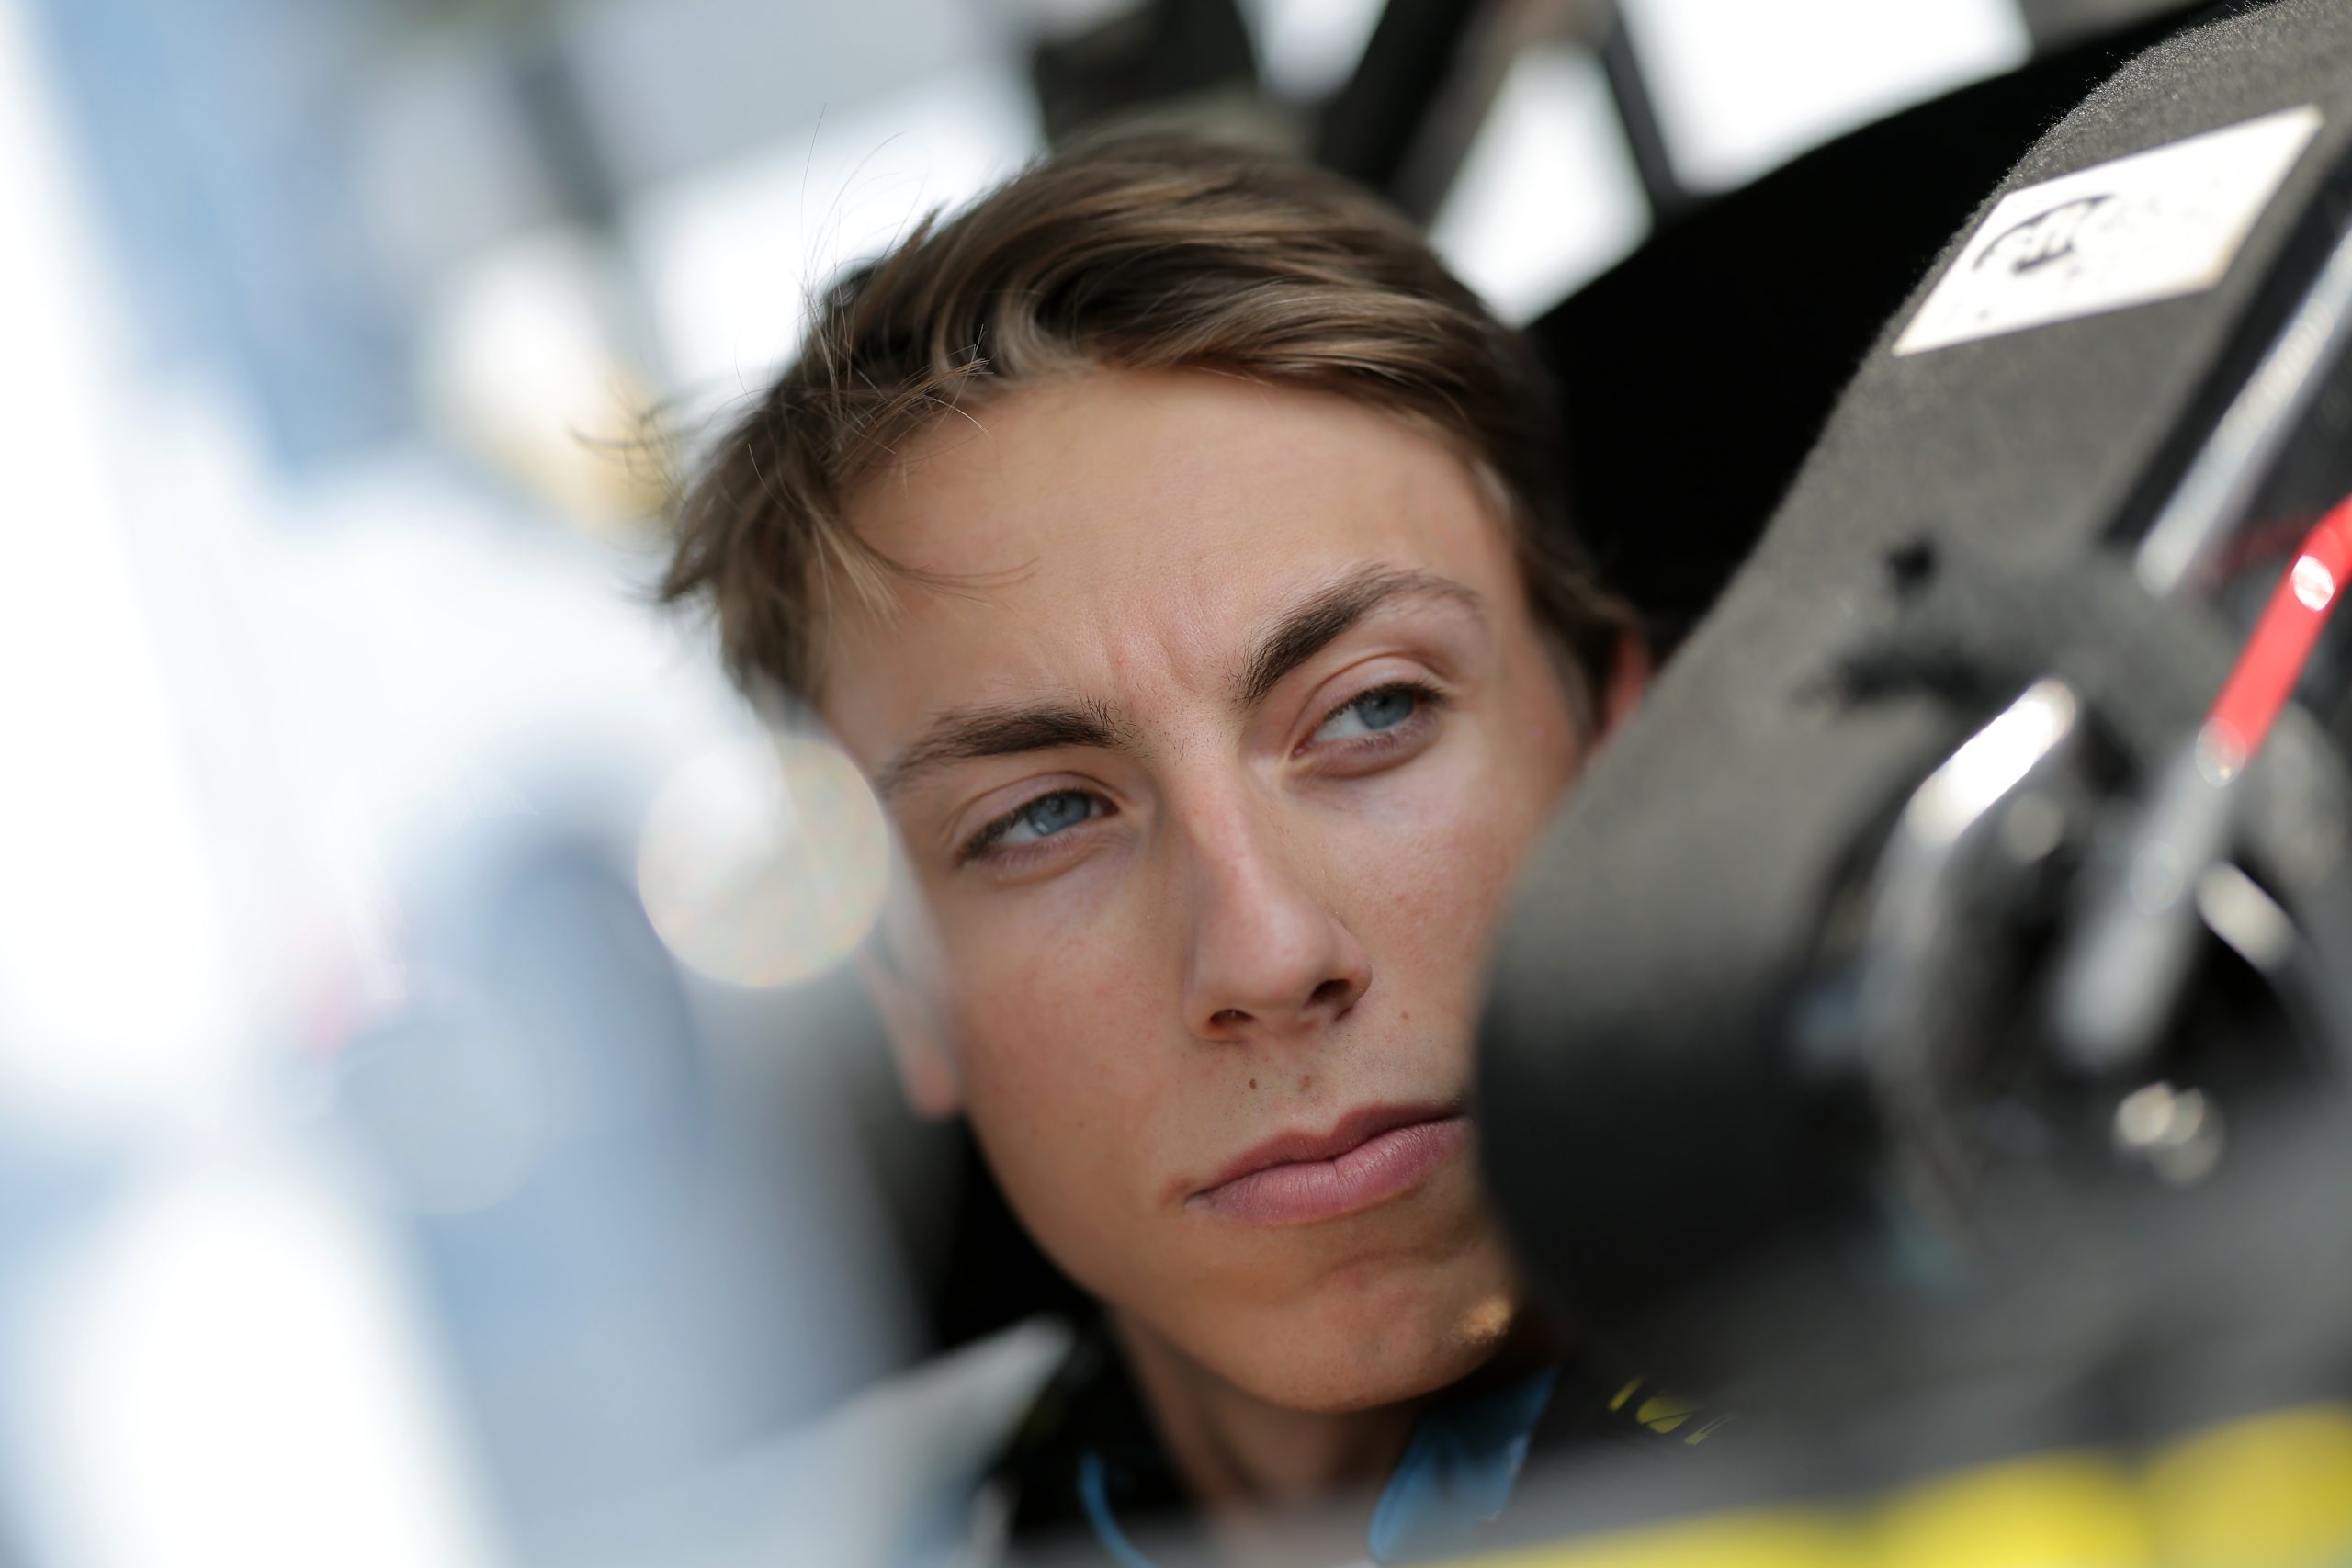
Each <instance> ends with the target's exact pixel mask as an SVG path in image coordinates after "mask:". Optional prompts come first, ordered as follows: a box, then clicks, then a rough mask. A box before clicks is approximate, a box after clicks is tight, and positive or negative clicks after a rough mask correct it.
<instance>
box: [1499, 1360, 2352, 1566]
mask: <svg viewBox="0 0 2352 1568" xmlns="http://www.w3.org/2000/svg"><path fill="white" fill-rule="evenodd" d="M1631 1392H1632V1391H1631V1390H1630V1389H1628V1390H1627V1393H1631ZM1621 1403H1622V1396H1621ZM1639 1414H1640V1415H1641V1417H1642V1419H1643V1420H1644V1421H1645V1422H1647V1421H1650V1420H1651V1419H1652V1416H1651V1414H1650V1412H1649V1411H1648V1410H1647V1408H1646V1407H1645V1408H1644V1409H1643V1410H1642V1411H1641V1412H1640V1413H1639ZM1683 1414H1685V1413H1684V1412H1681V1411H1662V1412H1661V1413H1660V1414H1659V1416H1657V1419H1659V1420H1666V1419H1679V1418H1680V1416H1682V1415H1683ZM1539 1484H1540V1483H1539ZM2347 1563H2352V1405H2344V1404H2315V1405H2307V1406H2303V1407H2301V1408H2297V1409H2293V1410H2284V1411H2277V1412H2273V1413H2270V1414H2267V1415H2263V1416H2253V1417H2249V1418H2247V1419H2245V1420H2242V1421H2233V1422H2230V1423H2228V1424H2227V1425H2224V1426H2220V1427H2211V1428H2208V1429H2207V1430H2205V1431H2202V1432H2199V1433H2197V1434H2196V1435H2194V1436H2192V1437H2189V1438H2185V1439H2183V1440H2181V1441H2178V1442H2176V1443H2172V1444H2168V1445H2166V1446H2165V1447H2164V1448H2163V1449H2160V1450H2157V1451H2156V1452H2155V1453H2154V1455H2152V1456H2150V1457H2149V1458H2148V1459H2147V1460H2146V1461H2144V1462H2142V1463H2136V1464H2135V1463H2132V1462H2130V1461H2128V1460H2126V1459H2123V1458H2120V1457H2118V1456H2113V1455H2107V1454H2098V1453H2086V1452H2081V1451H2067V1452H2059V1453H2048V1454H2040V1455H2035V1456H2032V1457H2030V1458H2026V1459H2019V1460H2013V1461H2005V1462H2003V1463H2000V1464H1995V1465H1985V1466H1982V1467H1979V1468H1976V1469H1972V1470H1965V1471H1959V1472H1952V1473H1951V1474H1948V1475H1939V1476H1935V1477H1931V1478H1929V1479H1928V1480H1925V1481H1922V1482H1919V1483H1915V1484H1913V1485H1909V1486H1905V1487H1904V1488H1902V1489H1900V1490H1898V1491H1895V1492H1893V1493H1890V1494H1887V1495H1883V1496H1878V1497H1871V1498H1865V1499H1861V1500H1860V1501H1858V1502H1856V1503H1854V1504H1852V1505H1851V1506H1843V1507H1838V1506H1823V1505H1819V1504H1806V1505H1802V1506H1789V1507H1785V1508H1773V1509H1762V1510H1755V1511H1746V1512H1740V1513H1731V1514H1722V1515H1717V1516H1713V1517H1706V1518H1700V1519H1684V1520H1678V1521H1675V1522H1673V1523H1669V1524H1663V1525H1657V1526H1653V1527H1651V1528H1648V1529H1639V1530H1629V1531H1624V1532H1620V1533H1614V1534H1611V1535H1606V1536H1595V1537H1589V1538H1587V1539H1585V1540H1574V1541H1563V1542H1560V1543H1557V1544H1555V1545H1549V1546H1542V1547H1533V1548H1525V1549H1521V1550H1518V1551H1505V1552H1498V1553H1493V1554H1489V1555H1487V1556H1481V1557H1478V1558H1476V1559H1472V1560H1469V1561H1467V1562H1464V1563H1462V1564H1460V1565H1459V1568H2344V1565H2345V1564H2347Z"/></svg>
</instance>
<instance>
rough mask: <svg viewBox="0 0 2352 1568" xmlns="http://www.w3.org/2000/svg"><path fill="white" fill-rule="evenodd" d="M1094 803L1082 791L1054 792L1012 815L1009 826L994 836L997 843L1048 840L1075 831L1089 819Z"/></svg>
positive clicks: (1092, 798) (1090, 796)
mask: <svg viewBox="0 0 2352 1568" xmlns="http://www.w3.org/2000/svg"><path fill="white" fill-rule="evenodd" d="M1096 804H1097V802H1096V800H1095V798H1094V796H1092V795H1088V794H1087V793H1086V792H1085V791H1083V790H1076V789H1064V790H1057V791H1055V792H1054V793H1053V794H1051V795H1040V796H1039V797H1038V798H1036V799H1035V800H1033V801H1031V802H1030V803H1029V804H1028V805H1026V806H1024V807H1022V808H1021V809H1020V810H1018V811H1016V812H1014V813H1013V814H1012V822H1011V824H1010V825H1009V826H1008V827H1007V828H1006V829H1005V830H1004V831H1003V832H1001V833H1000V834H998V835H997V842H999V843H1003V842H1005V841H1006V840H1012V839H1015V838H1016V837H1017V836H1019V835H1023V834H1025V835H1026V836H1027V838H1028V839H1030V840H1036V839H1050V838H1052V837H1053V836H1054V835H1055V834H1056V833H1058V832H1061V831H1062V830H1063V829H1069V828H1075V827H1077V826H1078V825H1079V824H1080V822H1083V821H1085V820H1086V819H1087V818H1090V817H1092V816H1093V815H1094V814H1095V812H1094V807H1095V806H1096Z"/></svg>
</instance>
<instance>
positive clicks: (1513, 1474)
mask: <svg viewBox="0 0 2352 1568" xmlns="http://www.w3.org/2000/svg"><path fill="white" fill-rule="evenodd" d="M1559 1381H1560V1373H1559V1369H1558V1368H1556V1367H1555V1368H1553V1369H1551V1370H1549V1371H1542V1372H1538V1373H1536V1374H1535V1375H1534V1376H1533V1377H1531V1378H1527V1379H1524V1380H1522V1381H1521V1382H1515V1383H1512V1384H1510V1385H1509V1386H1508V1387H1505V1388H1499V1389H1497V1390H1495V1391H1494V1392H1493V1393H1487V1394H1481V1395H1480V1396H1479V1397H1477V1398H1476V1399H1463V1400H1454V1401H1452V1402H1450V1403H1448V1404H1442V1405H1439V1406H1437V1407H1435V1408H1433V1409H1431V1410H1430V1412H1429V1413H1428V1414H1426V1415H1424V1416H1422V1417H1421V1419H1420V1421H1419V1423H1418V1424H1417V1425H1416V1426H1415V1427H1414V1428H1413V1438H1412V1441H1411V1442H1410V1443H1408V1444H1407V1445H1406V1448H1405V1457H1404V1458H1403V1459H1402V1460H1399V1461H1397V1470H1396V1473H1394V1474H1393V1475H1391V1476H1390V1477H1389V1478H1388V1484H1387V1485H1386V1486H1384V1487H1382V1488H1381V1491H1380V1501H1379V1503H1378V1504H1377V1505H1376V1506H1374V1509H1373V1511H1372V1529H1370V1530H1369V1531H1368V1532H1367V1534H1366V1538H1365V1544H1366V1545H1368V1546H1369V1547H1370V1548H1371V1549H1372V1557H1373V1561H1374V1562H1408V1561H1410V1560H1411V1559H1413V1558H1416V1557H1432V1556H1449V1555H1452V1554H1453V1553H1454V1552H1457V1551H1461V1550H1462V1549H1463V1548H1464V1546H1466V1545H1468V1544H1470V1541H1471V1536H1472V1533H1473V1532H1474V1531H1475V1530H1476V1529H1477V1527H1478V1526H1479V1525H1481V1524H1484V1523H1486V1522H1487V1520H1489V1519H1491V1518H1493V1517H1496V1516H1497V1515H1498V1514H1500V1513H1501V1512H1502V1511H1503V1507H1504V1506H1505V1505H1506V1504H1508V1503H1509V1502H1510V1493H1511V1488H1512V1486H1513V1485H1515V1484H1516V1483H1518V1481H1519V1472H1520V1470H1521V1467H1522V1466H1524V1465H1525V1464H1526V1463H1527V1447H1528V1443H1529V1441H1530V1440H1531V1439H1532V1438H1533V1437H1534V1435H1535V1424H1536V1422H1537V1421H1538V1420H1540V1419H1542V1417H1543V1415H1544V1406H1545V1405H1546V1404H1549V1403H1550V1402H1551V1398H1552V1390H1553V1387H1554V1386H1555V1384H1556V1383H1558V1382H1559Z"/></svg>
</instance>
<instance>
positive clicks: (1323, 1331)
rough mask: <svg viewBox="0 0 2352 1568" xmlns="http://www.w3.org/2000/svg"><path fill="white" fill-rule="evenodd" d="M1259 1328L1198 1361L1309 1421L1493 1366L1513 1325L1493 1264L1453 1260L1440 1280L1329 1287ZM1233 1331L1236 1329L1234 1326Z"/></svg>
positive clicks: (1514, 1289) (1511, 1300) (1498, 1268)
mask: <svg viewBox="0 0 2352 1568" xmlns="http://www.w3.org/2000/svg"><path fill="white" fill-rule="evenodd" d="M1326 1296H1327V1299H1325V1300H1322V1301H1318V1302H1308V1303H1298V1304H1297V1305H1295V1306H1294V1307H1292V1308H1290V1309H1288V1310H1287V1311H1286V1312H1285V1313H1284V1314H1283V1317H1284V1319H1285V1321H1283V1322H1281V1323H1279V1324H1276V1323H1264V1322H1262V1321H1261V1332H1259V1333H1255V1334H1250V1335H1249V1336H1248V1337H1247V1341H1246V1342H1237V1340H1238V1337H1229V1336H1221V1338H1224V1339H1225V1340H1226V1343H1224V1344H1222V1345H1220V1346H1218V1347H1217V1350H1218V1351H1220V1352H1222V1353H1221V1354H1212V1355H1209V1356H1204V1357H1203V1358H1202V1359H1204V1361H1206V1362H1207V1363H1208V1364H1209V1366H1210V1367H1211V1368H1213V1369H1214V1370H1216V1371H1217V1372H1218V1373H1219V1374H1220V1375H1222V1376H1223V1377H1224V1378H1225V1379H1226V1381H1227V1382H1231V1383H1233V1384H1234V1385H1235V1386H1237V1387H1238V1388H1240V1389H1242V1390H1243V1391H1244V1392H1246V1393H1250V1394H1251V1395H1253V1396H1254V1397H1256V1398H1259V1399H1261V1400H1264V1401H1265V1402H1266V1403H1267V1404H1274V1405H1279V1406H1281V1407H1282V1408H1283V1409H1288V1410H1297V1411H1302V1412H1306V1413H1308V1414H1313V1415H1329V1416H1337V1415H1344V1414H1347V1413H1349V1412H1351V1411H1357V1410H1371V1409H1376V1408H1378V1407H1379V1406H1381V1405H1384V1404H1400V1403H1402V1402H1404V1401H1406V1400H1410V1399H1419V1398H1421V1397H1423V1396H1425V1395H1427V1394H1430V1393H1436V1392H1437V1391H1438V1390H1439V1389H1442V1388H1444V1387H1446V1386H1447V1385H1448V1384H1451V1383H1455V1382H1460V1381H1461V1380H1463V1379H1464V1378H1466V1377H1468V1376H1469V1375H1470V1374H1471V1373H1473V1372H1475V1371H1477V1370H1478V1369H1479V1368H1480V1367H1482V1366H1484V1365H1486V1364H1487V1361H1488V1360H1489V1359H1492V1358H1493V1356H1494V1355H1495V1353H1496V1351H1497V1350H1498V1349H1499V1348H1501V1346H1502V1344H1503V1341H1504V1339H1505V1338H1506V1337H1508V1336H1509V1335H1510V1331H1511V1328H1512V1327H1513V1325H1515V1324H1516V1323H1517V1322H1518V1321H1519V1317H1520V1315H1521V1306H1522V1299H1521V1292H1520V1289H1519V1285H1518V1281H1517V1280H1515V1279H1514V1278H1513V1277H1512V1275H1511V1273H1510V1269H1508V1268H1507V1267H1505V1266H1504V1265H1503V1263H1502V1261H1501V1259H1500V1258H1499V1256H1496V1257H1494V1258H1479V1259H1477V1260H1476V1266H1473V1265H1472V1263H1471V1261H1470V1260H1464V1261H1462V1262H1457V1263H1456V1264H1455V1265H1454V1266H1453V1268H1452V1269H1449V1270H1448V1271H1447V1277H1445V1278H1443V1279H1440V1280H1429V1279H1410V1278H1408V1279H1403V1280H1382V1281H1378V1282H1375V1283H1373V1284H1370V1285H1358V1286H1354V1287H1352V1288H1335V1289H1333V1290H1331V1291H1329V1292H1326ZM1237 1326H1239V1325H1237Z"/></svg>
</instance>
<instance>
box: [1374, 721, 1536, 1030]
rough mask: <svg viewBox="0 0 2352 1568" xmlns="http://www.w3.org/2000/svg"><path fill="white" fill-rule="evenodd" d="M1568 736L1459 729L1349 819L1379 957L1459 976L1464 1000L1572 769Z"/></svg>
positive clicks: (1532, 729)
mask: <svg viewBox="0 0 2352 1568" xmlns="http://www.w3.org/2000/svg"><path fill="white" fill-rule="evenodd" d="M1537 717H1540V716H1537ZM1506 736H1508V737H1510V738H1509V739H1505V737H1506ZM1566 738H1567V731H1566V727H1565V724H1562V725H1560V726H1558V727H1556V728H1553V729H1552V731H1551V733H1550V734H1549V735H1545V734H1544V732H1543V728H1542V727H1541V726H1540V725H1533V724H1531V725H1527V726H1522V727H1517V728H1515V730H1514V729H1513V728H1511V727H1506V726H1500V725H1498V726H1496V727H1494V728H1493V729H1491V730H1488V731H1487V732H1485V733H1482V734H1478V735H1474V736H1471V737H1467V738H1465V739H1467V740H1468V741H1469V743H1468V744H1464V745H1458V746H1456V747H1455V748H1453V750H1451V751H1450V752H1449V753H1447V754H1446V755H1445V756H1444V757H1443V758H1442V760H1441V759H1438V758H1432V759H1431V762H1432V764H1433V765H1431V766H1430V767H1427V768H1424V769H1420V770H1418V771H1413V772H1411V773H1408V775H1406V776H1402V777H1400V778H1399V780H1398V782H1397V788H1396V790H1395V791H1394V792H1393V793H1391V794H1390V795H1388V796H1387V797H1386V798H1385V799H1384V800H1383V801H1382V802H1381V803H1380V809H1379V810H1378V811H1377V812H1374V813H1368V814H1365V815H1363V817H1361V818H1358V819H1357V820H1355V821H1354V822H1352V823H1351V825H1350V828H1349V831H1350V834H1351V837H1354V838H1356V839H1357V840H1358V842H1357V843H1356V844H1355V845H1354V846H1353V847H1352V848H1351V851H1350V852H1349V855H1348V858H1349V859H1350V860H1351V862H1352V863H1355V864H1357V865H1359V866H1362V867H1363V868H1364V871H1363V874H1361V875H1360V878H1359V882H1358V888H1357V897H1356V899H1355V905H1356V908H1358V909H1360V910H1362V911H1363V917H1362V918H1363V920H1364V921H1365V923H1366V926H1367V928H1368V929H1367V930H1365V931H1363V933H1361V934H1363V936H1365V937H1366V938H1368V939H1376V938H1385V942H1381V943H1380V945H1381V946H1383V947H1385V953H1375V957H1376V958H1379V957H1385V959H1386V961H1387V963H1388V964H1391V965H1394V966H1397V967H1399V968H1402V969H1404V970H1405V971H1407V972H1408V973H1415V974H1421V975H1429V976H1434V977H1437V978H1440V979H1444V978H1449V977H1450V978H1453V979H1455V980H1457V981H1458V982H1459V984H1458V986H1457V987H1456V988H1457V989H1459V990H1461V992H1462V996H1463V1003H1464V1006H1466V1005H1467V1001H1468V988H1469V987H1471V986H1472V985H1475V983H1476V978H1477V976H1478V975H1479V973H1481V972H1482V971H1483V966H1484V962H1485V956H1486V950H1487V944H1488V943H1489V942H1491V940H1492V939H1493V936H1494V931H1495V928H1496V925H1497V924H1498V921H1499V920H1500V919H1501V916H1502V912H1503V909H1504V908H1505V907H1506V906H1507V904H1508V902H1509V898H1510V886H1511V882H1512V879H1513V878H1514V877H1515V876H1516V875H1517V874H1518V871H1519V868H1520V865H1521V863H1522V862H1523V860H1524V859H1525V857H1526V854H1527V852H1528V851H1529V849H1530V848H1531V847H1532V844H1533V842H1534V840H1535V837H1536V835H1537V834H1538V833H1539V832H1540V831H1541V830H1542V828H1543V825H1544V821H1545V820H1546V818H1548V816H1549V815H1550V812H1551V810H1552V808H1553V807H1554V806H1555V805H1556V804H1557V802H1558V801H1559V799H1560V797H1561V795H1562V793H1563V789H1564V787H1565V785H1566V782H1567V779H1568V777H1569V774H1570V772H1571V770H1572V767H1573V763H1574V756H1573V752H1572V751H1571V750H1570V749H1569V747H1568V745H1567V742H1566Z"/></svg>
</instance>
